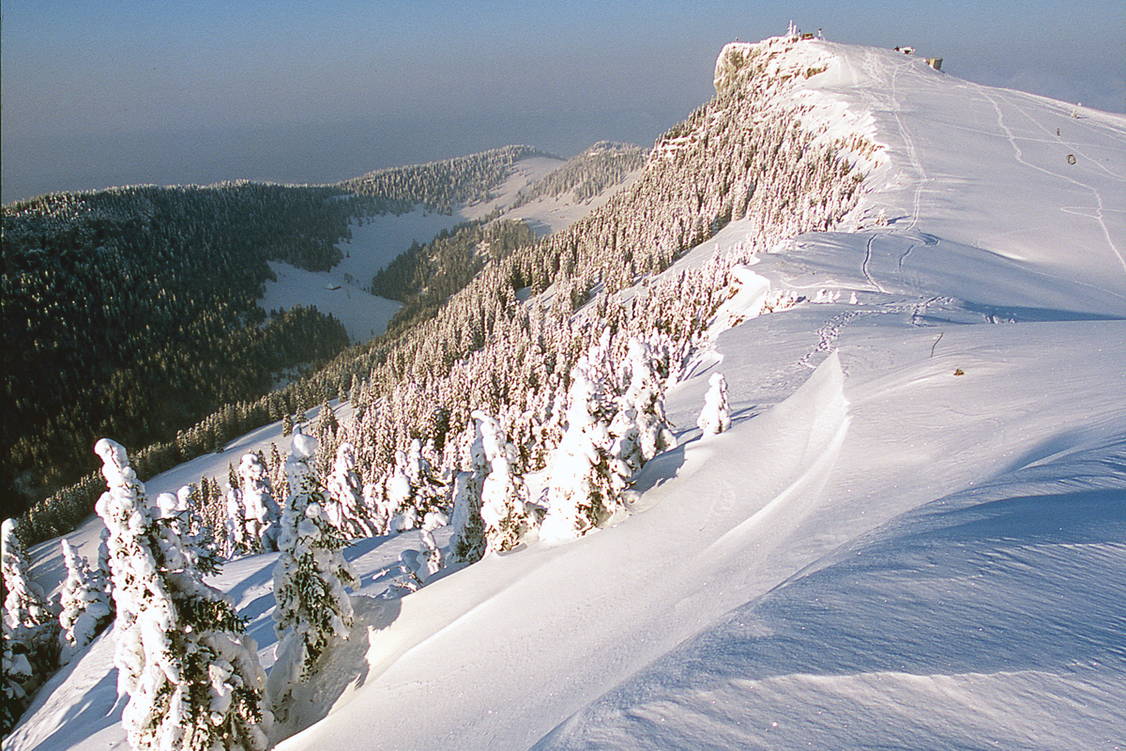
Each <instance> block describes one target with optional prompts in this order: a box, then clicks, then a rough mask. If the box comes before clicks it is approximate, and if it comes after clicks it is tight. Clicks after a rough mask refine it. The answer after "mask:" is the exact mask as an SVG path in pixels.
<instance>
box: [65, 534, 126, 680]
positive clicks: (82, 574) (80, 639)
mask: <svg viewBox="0 0 1126 751" xmlns="http://www.w3.org/2000/svg"><path fill="white" fill-rule="evenodd" d="M62 549H63V560H64V561H65V562H66V581H64V582H63V590H62V596H61V600H60V603H59V604H60V606H61V608H62V611H61V612H60V613H59V626H60V627H61V633H60V634H59V664H60V665H65V664H67V663H68V662H70V661H71V660H72V659H74V657H75V656H76V655H78V654H79V653H80V652H81V651H82V650H83V649H85V648H86V646H87V645H88V644H89V643H90V642H92V641H93V640H94V637H96V636H97V635H98V634H99V633H101V631H102V629H104V628H105V627H106V626H107V625H108V624H109V621H110V618H111V617H112V616H113V610H112V609H111V608H110V606H109V595H108V594H107V592H106V586H105V581H104V580H103V579H102V577H101V571H100V570H99V569H93V570H91V569H90V567H89V566H88V565H87V563H86V559H85V558H82V557H81V556H79V555H78V553H77V552H75V550H74V548H73V547H72V546H71V544H70V543H69V542H68V541H66V540H63V541H62Z"/></svg>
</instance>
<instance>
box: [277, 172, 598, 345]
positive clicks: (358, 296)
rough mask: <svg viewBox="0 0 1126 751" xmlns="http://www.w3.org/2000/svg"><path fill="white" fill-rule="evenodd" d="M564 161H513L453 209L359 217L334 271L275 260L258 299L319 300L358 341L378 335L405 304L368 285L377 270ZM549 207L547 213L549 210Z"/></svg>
mask: <svg viewBox="0 0 1126 751" xmlns="http://www.w3.org/2000/svg"><path fill="white" fill-rule="evenodd" d="M561 164H563V160H561V159H554V158H551V157H530V158H528V159H521V160H520V161H518V162H516V163H515V164H514V165H513V167H512V172H511V174H510V175H509V177H508V179H507V180H505V182H504V183H503V184H501V185H500V186H499V187H498V188H497V190H496V192H495V196H494V197H493V198H491V199H490V200H488V201H482V202H478V203H474V204H471V205H469V206H462V207H460V208H459V209H458V210H457V211H455V212H454V213H452V214H439V213H435V212H432V211H427V210H426V209H424V208H423V207H421V206H420V207H416V208H415V209H414V210H413V211H409V212H406V213H403V214H380V215H377V216H371V217H366V218H364V219H363V220H361V221H354V222H352V224H351V227H350V230H351V233H352V237H351V239H350V240H345V241H343V242H341V243H338V244H337V246H336V247H337V248H338V249H339V250H340V252H341V253H343V254H344V259H343V260H342V261H341V262H340V263H338V264H337V265H336V266H335V267H333V268H332V269H331V270H329V271H306V270H304V269H300V268H297V267H296V266H293V265H291V264H288V263H284V262H280V261H271V262H270V268H271V270H273V272H274V275H275V276H276V277H277V280H276V281H267V282H266V290H265V294H264V295H263V296H262V298H261V299H260V300H259V301H258V305H259V307H261V308H262V309H263V310H265V311H270V310H288V309H289V308H292V307H294V306H297V305H313V306H316V308H317V310H319V311H321V312H322V313H329V314H331V315H334V316H336V317H337V318H338V319H340V321H341V323H343V324H344V328H345V330H346V331H347V332H348V337H349V338H350V339H351V340H352V341H353V342H362V341H367V340H368V339H370V338H372V337H374V336H378V335H379V334H382V333H383V331H384V330H385V329H386V328H387V324H388V323H389V322H390V321H391V319H392V318H393V317H394V315H395V313H396V312H398V310H399V308H401V307H402V304H401V303H399V302H397V301H395V300H388V299H386V298H383V297H377V296H375V295H373V294H371V292H370V291H368V288H369V286H370V285H371V280H372V277H374V276H375V274H376V272H378V271H379V270H380V269H382V268H383V267H385V266H386V265H387V264H389V263H390V262H391V261H393V260H395V258H397V257H398V256H399V255H400V254H401V253H403V252H404V251H405V250H407V248H409V247H410V246H411V243H414V242H419V243H427V242H429V241H430V240H432V239H434V237H435V236H436V235H437V234H438V233H439V232H441V231H442V230H447V229H451V228H453V227H455V226H457V225H458V224H461V223H462V222H466V221H469V220H472V219H480V218H481V217H484V216H486V215H488V214H489V213H491V212H492V211H494V210H496V209H497V208H500V207H503V206H506V205H508V204H510V203H512V201H513V200H514V199H515V198H516V194H517V193H519V192H520V190H522V189H523V188H525V187H527V186H528V185H530V184H532V183H533V182H535V181H536V180H539V179H540V178H542V177H543V176H544V175H546V174H548V173H549V172H551V171H552V170H554V169H556V168H557V167H559V165H561ZM591 208H593V207H591ZM586 210H587V211H589V210H590V208H587V209H586ZM544 213H545V216H546V215H547V212H546V210H545V212H544ZM572 213H574V212H572ZM525 216H527V217H528V218H529V219H530V220H532V221H533V222H534V223H535V224H534V226H542V225H543V224H544V220H543V218H541V217H540V215H539V214H537V213H536V212H534V211H532V212H528V213H526V214H522V215H521V216H520V218H524V217H525ZM580 216H581V214H580ZM574 218H575V219H577V218H578V216H575V217H574ZM571 221H574V219H571ZM557 224H560V221H556V222H555V224H552V225H551V226H552V229H553V230H554V229H556V228H557V227H556V225H557Z"/></svg>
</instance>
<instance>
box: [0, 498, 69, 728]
mask: <svg viewBox="0 0 1126 751" xmlns="http://www.w3.org/2000/svg"><path fill="white" fill-rule="evenodd" d="M0 573H2V582H3V590H4V601H3V621H4V625H3V642H4V647H3V648H4V663H3V672H4V698H5V702H4V703H5V705H8V706H6V707H5V709H4V711H3V712H0V727H2V730H3V732H5V733H6V732H7V730H8V729H9V728H10V727H11V725H14V724H15V722H16V721H17V720H18V719H19V715H20V714H21V713H22V712H23V710H24V709H25V708H26V706H27V704H28V702H30V701H31V698H32V696H33V695H34V694H35V691H36V689H38V688H39V686H40V685H42V683H43V681H44V680H45V679H46V678H47V676H49V675H50V674H51V673H52V672H53V671H54V669H55V666H56V664H57V662H56V659H57V654H58V649H57V647H58V645H57V642H56V638H57V637H56V633H57V631H58V622H57V621H56V620H55V617H54V615H53V614H52V613H51V611H50V609H49V608H48V607H47V603H46V600H44V598H43V594H42V592H40V591H39V587H38V586H36V584H35V583H34V582H32V581H31V579H30V578H29V577H28V575H27V554H26V553H25V552H24V548H23V544H22V543H21V542H20V540H19V537H17V536H16V521H15V520H14V519H5V520H4V523H3V525H2V526H0Z"/></svg>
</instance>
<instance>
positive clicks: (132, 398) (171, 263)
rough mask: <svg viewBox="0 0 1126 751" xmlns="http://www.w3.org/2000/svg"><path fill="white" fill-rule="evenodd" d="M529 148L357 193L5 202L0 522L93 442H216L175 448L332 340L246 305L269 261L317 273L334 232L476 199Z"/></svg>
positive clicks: (299, 313)
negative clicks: (204, 421) (361, 220)
mask: <svg viewBox="0 0 1126 751" xmlns="http://www.w3.org/2000/svg"><path fill="white" fill-rule="evenodd" d="M531 153H533V152H532V150H531V149H529V148H528V147H506V148H504V149H497V150H493V151H488V152H482V153H480V154H474V155H470V156H466V157H459V158H458V159H454V160H448V161H446V162H435V163H429V164H425V165H419V166H417V167H402V168H396V169H393V170H383V171H380V172H376V173H372V174H371V175H368V176H365V177H364V178H358V179H357V180H356V181H355V182H354V183H348V184H347V185H348V186H349V187H352V188H354V189H355V190H356V191H358V192H357V193H353V192H349V190H348V189H346V187H345V184H341V185H337V186H320V187H316V186H282V185H263V184H255V183H247V182H240V183H229V184H221V185H215V186H209V187H196V186H188V187H171V188H160V187H153V186H143V187H129V188H113V189H109V190H104V191H96V192H88V193H58V194H50V195H46V196H41V197H38V198H35V199H31V200H27V201H20V202H17V203H13V204H10V205H7V206H4V207H3V214H2V219H3V274H2V280H0V291H2V293H3V298H2V300H0V323H2V324H3V334H2V337H3V346H4V351H5V352H6V353H10V354H9V357H7V358H6V361H5V366H4V368H3V376H2V378H3V393H4V396H5V401H6V403H7V404H9V405H10V407H9V413H8V414H9V419H6V420H5V421H4V425H3V429H2V430H3V433H2V436H0V437H2V439H3V440H4V441H5V444H6V445H8V446H10V447H11V449H10V452H9V453H8V454H7V455H6V456H5V457H4V459H3V462H2V464H0V476H2V483H0V487H2V489H3V492H4V497H5V499H6V500H5V503H6V504H9V503H10V504H11V505H10V506H6V513H15V512H17V511H18V510H19V509H20V508H21V507H23V506H24V505H25V504H27V503H28V502H31V501H33V500H34V499H36V498H40V497H42V496H43V495H45V494H46V493H49V492H51V491H52V490H54V489H56V488H58V487H59V486H60V485H63V484H65V483H68V482H73V481H74V480H75V479H76V478H77V477H78V476H79V474H81V473H82V472H83V471H88V470H89V469H92V467H93V466H94V465H93V459H92V456H91V455H90V446H91V445H92V441H93V440H94V439H95V438H96V437H97V436H99V435H113V436H116V437H118V438H119V439H121V440H123V441H125V442H127V443H132V444H134V445H138V444H140V445H149V444H151V443H155V442H169V441H172V439H174V438H176V436H177V432H178V431H180V432H181V435H180V438H179V440H178V441H176V445H177V450H176V451H173V452H171V453H168V452H165V453H167V454H168V455H167V456H166V458H165V460H164V461H175V460H179V459H182V458H186V457H187V456H190V455H191V454H190V452H192V451H196V450H200V449H203V450H206V448H207V447H209V445H214V444H215V443H217V442H219V441H221V440H222V438H223V436H224V435H226V434H223V433H220V434H216V433H215V429H214V428H209V429H207V430H204V431H203V432H204V433H207V434H209V435H210V437H206V436H201V437H200V438H199V439H196V440H192V439H188V438H185V437H184V436H185V435H192V434H197V435H198V434H200V431H199V430H196V431H189V430H188V428H190V427H191V426H192V425H193V423H196V422H197V421H199V420H200V419H201V418H203V417H204V416H206V415H208V414H209V413H210V412H212V411H213V410H215V409H217V408H218V407H220V406H221V405H224V404H229V405H234V404H236V403H239V402H246V401H247V400H254V399H256V398H258V397H260V396H261V395H262V394H264V393H265V392H267V391H268V390H269V389H270V388H271V387H272V386H273V385H275V376H276V374H278V373H280V372H281V371H283V370H285V371H290V372H292V371H291V369H292V368H293V367H294V366H296V365H299V364H303V363H310V362H315V361H320V360H324V359H325V358H327V357H330V356H332V355H334V354H336V353H338V352H340V351H341V350H342V349H343V348H344V347H345V346H346V345H347V337H346V336H345V334H344V331H343V329H342V327H341V326H340V324H339V322H338V321H335V320H334V319H331V318H329V317H326V316H324V315H322V314H320V313H318V312H317V311H316V310H311V309H302V310H290V311H288V312H285V313H282V314H277V315H268V314H266V313H265V312H263V311H262V310H260V309H259V308H258V307H257V305H256V302H255V301H256V299H257V298H259V297H260V296H261V294H262V285H263V283H264V282H265V281H266V279H268V278H271V276H272V275H271V271H270V269H269V267H268V265H267V263H266V261H267V260H281V261H286V262H288V263H291V264H293V265H295V266H298V267H301V268H304V269H309V270H324V269H328V268H331V267H332V266H333V265H334V264H335V263H337V261H338V260H339V259H340V251H339V250H337V249H336V247H335V244H336V243H337V242H338V241H340V240H342V239H345V238H347V237H348V236H349V221H350V220H352V219H354V218H357V217H363V216H371V215H374V214H382V213H399V212H403V211H408V210H410V209H411V208H412V207H414V206H415V205H418V204H421V205H425V206H428V207H431V208H434V209H445V210H448V209H449V208H450V207H451V206H453V205H454V204H456V203H457V202H467V201H470V200H477V199H480V198H484V197H485V196H487V194H488V192H489V190H490V189H491V188H492V187H493V186H495V185H496V184H497V183H498V182H501V181H503V180H504V178H505V177H506V175H507V174H508V171H509V170H510V168H511V167H512V164H513V163H514V162H515V161H516V160H518V159H520V158H522V157H523V156H525V155H527V154H531ZM282 403H284V400H283V402H282ZM229 411H230V410H228V412H229ZM245 416H246V415H245V414H244V417H245ZM263 416H269V417H279V416H280V415H274V414H273V412H265V413H263ZM228 422H229V421H228ZM212 423H214V421H212ZM241 424H242V423H240V425H241ZM185 431H186V432H185ZM157 464H158V465H160V464H161V463H160V462H158V463H157ZM162 466H163V465H162Z"/></svg>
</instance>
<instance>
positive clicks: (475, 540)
mask: <svg viewBox="0 0 1126 751" xmlns="http://www.w3.org/2000/svg"><path fill="white" fill-rule="evenodd" d="M461 440H462V443H461V466H462V469H461V470H460V471H459V472H458V473H457V475H456V476H455V477H454V498H453V501H454V509H453V518H452V519H451V520H450V526H451V527H453V535H452V536H451V537H450V543H449V555H448V557H447V562H448V563H476V562H477V561H479V560H481V556H483V555H484V554H485V523H484V521H483V520H482V519H481V489H482V487H483V486H484V484H485V478H486V477H488V475H489V460H488V458H487V457H486V456H485V446H484V439H483V437H482V435H481V425H480V423H479V422H478V421H477V420H471V421H470V423H469V426H468V428H467V429H466V431H465V433H464V435H463V437H462V439H461Z"/></svg>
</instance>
